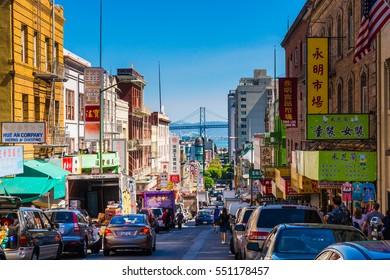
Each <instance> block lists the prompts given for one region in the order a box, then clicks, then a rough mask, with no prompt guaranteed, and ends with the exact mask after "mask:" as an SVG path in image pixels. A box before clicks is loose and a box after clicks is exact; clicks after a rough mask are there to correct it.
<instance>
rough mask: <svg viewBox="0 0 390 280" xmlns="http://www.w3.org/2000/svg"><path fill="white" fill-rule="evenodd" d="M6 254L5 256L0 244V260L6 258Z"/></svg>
mask: <svg viewBox="0 0 390 280" xmlns="http://www.w3.org/2000/svg"><path fill="white" fill-rule="evenodd" d="M6 259H7V258H6V256H5V253H4V249H3V247H2V246H0V260H6Z"/></svg>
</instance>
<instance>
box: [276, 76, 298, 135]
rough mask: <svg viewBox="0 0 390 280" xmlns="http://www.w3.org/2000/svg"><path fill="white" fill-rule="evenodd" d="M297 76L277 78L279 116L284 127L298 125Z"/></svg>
mask: <svg viewBox="0 0 390 280" xmlns="http://www.w3.org/2000/svg"><path fill="white" fill-rule="evenodd" d="M297 81H298V79H297V78H279V116H280V119H281V120H283V122H284V123H285V124H286V128H290V127H298V116H297V115H298V114H297V112H298V89H297Z"/></svg>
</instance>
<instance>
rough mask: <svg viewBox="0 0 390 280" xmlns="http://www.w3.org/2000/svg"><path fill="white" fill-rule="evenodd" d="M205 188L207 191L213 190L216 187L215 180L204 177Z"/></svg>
mask: <svg viewBox="0 0 390 280" xmlns="http://www.w3.org/2000/svg"><path fill="white" fill-rule="evenodd" d="M204 187H205V188H206V190H209V189H212V188H213V187H214V180H213V178H211V177H208V176H205V177H204Z"/></svg>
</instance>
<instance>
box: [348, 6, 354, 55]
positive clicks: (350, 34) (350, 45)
mask: <svg viewBox="0 0 390 280" xmlns="http://www.w3.org/2000/svg"><path fill="white" fill-rule="evenodd" d="M347 36H348V38H347V39H348V49H350V48H353V7H352V1H349V4H348V32H347Z"/></svg>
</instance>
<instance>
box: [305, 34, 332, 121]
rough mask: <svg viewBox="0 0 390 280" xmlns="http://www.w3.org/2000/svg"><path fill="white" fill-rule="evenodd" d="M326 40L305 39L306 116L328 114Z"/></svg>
mask: <svg viewBox="0 0 390 280" xmlns="http://www.w3.org/2000/svg"><path fill="white" fill-rule="evenodd" d="M328 56H329V52H328V38H307V114H308V115H310V114H327V113H328V64H329V63H328Z"/></svg>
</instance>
